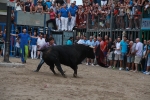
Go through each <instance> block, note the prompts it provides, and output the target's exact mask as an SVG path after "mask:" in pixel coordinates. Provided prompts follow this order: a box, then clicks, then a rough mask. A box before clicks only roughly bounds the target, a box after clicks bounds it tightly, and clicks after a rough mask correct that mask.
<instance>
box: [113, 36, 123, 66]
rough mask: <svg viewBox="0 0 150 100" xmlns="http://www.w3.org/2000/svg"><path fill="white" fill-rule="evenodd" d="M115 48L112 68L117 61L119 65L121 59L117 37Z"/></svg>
mask: <svg viewBox="0 0 150 100" xmlns="http://www.w3.org/2000/svg"><path fill="white" fill-rule="evenodd" d="M114 49H115V52H114V54H115V61H114V68H115V66H116V63H117V61H118V60H119V61H120V65H121V61H122V57H121V46H120V38H118V39H117V43H116V48H114Z"/></svg>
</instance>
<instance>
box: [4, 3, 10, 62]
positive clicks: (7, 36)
mask: <svg viewBox="0 0 150 100" xmlns="http://www.w3.org/2000/svg"><path fill="white" fill-rule="evenodd" d="M11 9H12V8H11V7H10V6H7V23H6V41H5V53H4V62H7V63H10V61H9V51H10V50H9V45H10V30H11Z"/></svg>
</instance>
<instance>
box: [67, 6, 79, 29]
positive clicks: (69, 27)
mask: <svg viewBox="0 0 150 100" xmlns="http://www.w3.org/2000/svg"><path fill="white" fill-rule="evenodd" d="M76 12H77V8H76V7H75V4H74V3H71V6H70V8H69V13H70V15H71V20H70V25H68V30H69V31H71V30H72V29H73V27H74V26H75V18H76Z"/></svg>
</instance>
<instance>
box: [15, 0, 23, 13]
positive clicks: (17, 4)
mask: <svg viewBox="0 0 150 100" xmlns="http://www.w3.org/2000/svg"><path fill="white" fill-rule="evenodd" d="M21 8H22V5H21V3H20V0H17V1H16V3H15V10H16V11H21V10H22V9H21Z"/></svg>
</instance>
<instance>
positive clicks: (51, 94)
mask: <svg viewBox="0 0 150 100" xmlns="http://www.w3.org/2000/svg"><path fill="white" fill-rule="evenodd" d="M2 60H3V58H0V62H1V61H2ZM10 61H11V62H20V59H19V58H10ZM39 61H40V60H32V59H28V60H27V64H26V65H25V67H24V68H8V67H7V68H6V67H2V66H0V100H150V76H149V75H144V74H142V73H133V72H126V71H118V70H112V69H107V68H102V67H98V66H94V67H92V66H85V65H83V64H82V65H79V69H78V76H79V78H73V70H72V69H71V68H69V67H67V66H62V68H63V69H64V70H65V71H66V75H67V78H63V77H62V76H61V75H60V74H59V75H58V76H55V75H53V73H52V72H51V71H50V70H49V67H48V66H47V65H46V64H44V65H43V67H42V68H41V70H40V72H38V73H36V72H33V70H35V69H36V67H37V65H38V63H39ZM55 70H56V72H57V73H59V72H58V71H57V69H56V68H55Z"/></svg>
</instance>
